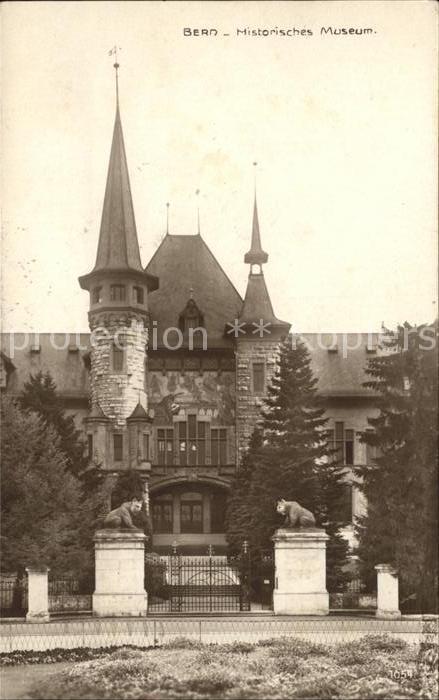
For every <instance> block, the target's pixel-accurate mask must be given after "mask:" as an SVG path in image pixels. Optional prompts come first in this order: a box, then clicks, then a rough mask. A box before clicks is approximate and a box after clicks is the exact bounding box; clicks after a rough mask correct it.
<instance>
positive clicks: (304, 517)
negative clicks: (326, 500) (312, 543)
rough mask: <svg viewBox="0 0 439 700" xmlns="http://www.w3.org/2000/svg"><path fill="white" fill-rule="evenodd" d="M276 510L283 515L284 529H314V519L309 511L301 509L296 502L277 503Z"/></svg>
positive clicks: (281, 501)
mask: <svg viewBox="0 0 439 700" xmlns="http://www.w3.org/2000/svg"><path fill="white" fill-rule="evenodd" d="M276 510H277V512H278V513H282V514H283V515H285V522H284V526H285V527H315V526H316V519H315V517H314V515H313V514H312V513H311V511H310V510H307V509H306V508H303V506H301V505H300V504H299V503H297V501H285V500H284V499H283V498H282V499H281V500H280V501H278V502H277V505H276Z"/></svg>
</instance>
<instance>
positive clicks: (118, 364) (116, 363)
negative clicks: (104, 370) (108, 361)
mask: <svg viewBox="0 0 439 700" xmlns="http://www.w3.org/2000/svg"><path fill="white" fill-rule="evenodd" d="M113 371H114V372H122V371H123V348H120V347H119V346H118V345H113Z"/></svg>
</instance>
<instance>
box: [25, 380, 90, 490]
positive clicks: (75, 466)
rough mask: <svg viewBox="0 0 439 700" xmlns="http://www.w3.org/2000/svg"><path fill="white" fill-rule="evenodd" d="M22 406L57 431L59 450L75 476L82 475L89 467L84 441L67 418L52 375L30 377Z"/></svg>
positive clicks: (71, 417)
mask: <svg viewBox="0 0 439 700" xmlns="http://www.w3.org/2000/svg"><path fill="white" fill-rule="evenodd" d="M19 403H20V406H21V408H22V409H26V410H29V411H34V412H35V413H37V414H39V415H40V416H41V417H42V418H43V420H44V421H45V422H46V423H47V425H49V426H52V427H53V428H54V430H55V432H56V434H57V435H58V436H59V440H60V442H59V446H60V449H61V450H62V452H64V454H65V457H66V464H67V468H68V469H69V470H70V471H71V473H72V474H74V475H75V476H78V475H80V474H81V473H82V472H83V471H84V469H85V468H86V466H87V463H88V458H87V456H86V455H85V444H84V440H83V439H82V436H81V433H80V431H79V430H77V429H76V426H75V422H74V419H73V416H67V415H66V414H65V412H64V410H63V407H62V403H61V400H60V397H59V396H58V394H57V391H56V384H55V382H54V380H53V379H52V376H51V374H50V372H41V371H40V372H37V374H35V375H30V377H29V381H27V382H25V384H24V387H23V390H22V392H21V394H20V396H19Z"/></svg>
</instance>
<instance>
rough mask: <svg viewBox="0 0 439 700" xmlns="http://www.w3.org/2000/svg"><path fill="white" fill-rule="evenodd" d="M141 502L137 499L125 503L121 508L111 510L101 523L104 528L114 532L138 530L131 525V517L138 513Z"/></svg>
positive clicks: (140, 508)
mask: <svg viewBox="0 0 439 700" xmlns="http://www.w3.org/2000/svg"><path fill="white" fill-rule="evenodd" d="M142 505H143V502H142V501H141V500H140V499H138V498H132V499H131V501H125V503H122V505H121V506H119V507H118V508H115V509H114V510H111V511H110V512H109V513H108V515H106V516H105V518H104V521H103V527H104V528H109V529H110V528H111V529H115V530H139V528H138V527H136V526H135V525H134V523H133V517H132V516H133V515H134V514H136V513H140V511H141V510H142Z"/></svg>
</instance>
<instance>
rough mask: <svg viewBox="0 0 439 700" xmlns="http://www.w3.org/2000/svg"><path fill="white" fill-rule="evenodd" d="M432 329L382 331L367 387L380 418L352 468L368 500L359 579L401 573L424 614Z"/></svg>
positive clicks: (431, 492)
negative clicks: (382, 568)
mask: <svg viewBox="0 0 439 700" xmlns="http://www.w3.org/2000/svg"><path fill="white" fill-rule="evenodd" d="M436 335H437V325H436V327H433V326H421V327H418V328H412V327H411V326H410V325H409V324H407V323H406V324H405V326H403V327H398V329H397V332H396V333H390V332H388V333H387V335H386V337H385V340H384V346H385V350H386V351H385V352H384V353H383V354H381V355H377V356H375V357H373V358H372V359H371V360H370V361H369V363H368V368H367V373H368V375H369V377H370V380H369V381H368V382H367V383H366V386H368V387H369V388H370V389H373V390H374V391H375V392H377V393H378V395H379V398H378V408H379V415H378V416H377V417H376V418H370V419H369V424H370V428H371V430H368V431H367V432H366V433H365V434H364V435H363V440H364V442H366V444H368V445H369V446H370V447H371V448H374V449H375V450H376V455H375V458H374V459H373V460H370V461H371V463H370V464H367V465H366V466H361V467H357V469H356V472H357V474H358V476H359V477H360V479H361V480H362V483H361V488H362V490H363V492H364V495H365V496H366V499H367V504H368V505H367V514H366V515H365V516H364V517H363V518H361V520H360V522H359V526H358V535H359V550H358V553H359V556H360V561H361V563H362V569H363V575H364V577H365V579H366V580H367V581H368V582H372V581H374V580H375V573H376V572H375V571H374V566H375V565H376V564H381V563H389V564H393V565H394V566H396V568H397V569H398V572H399V580H400V597H401V599H402V600H403V599H404V598H408V597H411V598H412V599H413V600H414V602H415V606H416V607H417V609H418V610H419V611H422V612H435V611H437V596H438V590H437V585H438V584H437V579H438V558H437V532H438V505H437V486H438V483H437V390H438V381H437V339H436V337H435V336H436Z"/></svg>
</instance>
